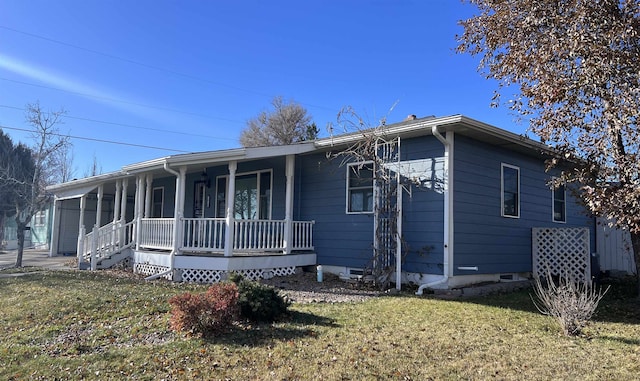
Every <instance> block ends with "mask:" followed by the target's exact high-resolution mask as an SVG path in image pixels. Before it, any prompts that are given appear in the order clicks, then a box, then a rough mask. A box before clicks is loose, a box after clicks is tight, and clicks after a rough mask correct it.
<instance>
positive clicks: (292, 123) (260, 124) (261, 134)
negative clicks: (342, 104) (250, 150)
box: [240, 97, 318, 147]
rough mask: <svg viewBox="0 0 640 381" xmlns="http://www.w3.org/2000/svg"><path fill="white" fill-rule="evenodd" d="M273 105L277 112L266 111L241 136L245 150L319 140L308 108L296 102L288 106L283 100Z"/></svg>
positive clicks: (274, 101)
mask: <svg viewBox="0 0 640 381" xmlns="http://www.w3.org/2000/svg"><path fill="white" fill-rule="evenodd" d="M271 105H272V106H273V111H270V112H267V111H262V112H261V113H260V114H258V116H256V117H255V118H252V119H249V121H247V127H246V128H245V129H244V130H243V131H242V133H241V134H240V144H242V146H243V147H265V146H279V145H286V144H292V143H296V142H300V141H305V140H313V139H316V138H317V137H318V128H317V127H316V125H315V123H312V122H311V117H310V116H309V115H308V114H307V110H306V109H305V108H304V107H302V106H300V105H299V104H297V103H295V102H293V101H292V102H290V103H286V102H284V101H283V100H282V97H275V98H273V101H271Z"/></svg>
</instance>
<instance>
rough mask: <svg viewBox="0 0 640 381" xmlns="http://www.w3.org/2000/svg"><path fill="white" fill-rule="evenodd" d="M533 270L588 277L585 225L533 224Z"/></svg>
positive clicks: (589, 264)
mask: <svg viewBox="0 0 640 381" xmlns="http://www.w3.org/2000/svg"><path fill="white" fill-rule="evenodd" d="M532 245H533V247H532V254H533V274H534V275H535V276H545V275H547V274H551V275H557V276H563V277H568V278H569V279H573V280H576V281H580V282H585V281H590V280H591V257H590V253H589V245H590V239H589V229H588V228H533V230H532Z"/></svg>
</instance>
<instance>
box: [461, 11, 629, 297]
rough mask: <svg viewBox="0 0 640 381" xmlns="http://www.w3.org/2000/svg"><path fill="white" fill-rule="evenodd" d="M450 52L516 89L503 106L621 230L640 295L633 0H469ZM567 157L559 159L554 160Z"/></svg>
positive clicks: (566, 179) (501, 84)
mask: <svg viewBox="0 0 640 381" xmlns="http://www.w3.org/2000/svg"><path fill="white" fill-rule="evenodd" d="M469 2H470V3H472V4H475V5H476V6H477V7H478V8H479V14H478V15H477V16H474V17H472V18H470V19H468V20H464V21H461V25H462V26H463V27H464V32H463V34H462V35H460V36H458V42H459V45H458V52H462V53H470V54H471V55H474V56H476V55H477V56H480V66H479V69H480V70H481V71H482V72H484V73H485V75H486V76H487V78H491V79H494V80H497V81H498V83H499V87H498V89H497V90H496V95H495V101H496V102H497V103H499V102H500V95H501V93H502V92H503V90H506V91H509V92H511V91H513V90H516V94H515V95H514V96H513V97H512V99H510V100H509V102H508V103H509V107H510V108H511V109H512V110H514V111H516V112H517V113H518V114H519V115H522V116H525V117H527V118H529V119H530V129H531V131H532V132H533V133H535V134H536V135H538V136H539V137H540V139H541V140H542V142H544V143H547V144H549V145H551V146H553V147H555V149H556V150H557V152H558V156H557V157H556V158H554V159H553V160H550V161H549V166H558V167H559V168H562V169H563V173H562V177H561V179H560V180H561V181H564V182H576V183H578V184H580V188H581V189H580V193H579V194H580V195H581V197H582V198H583V200H584V201H585V203H586V205H587V206H588V207H589V209H590V210H591V211H592V212H593V213H594V214H595V215H597V216H603V217H607V218H611V219H612V221H615V222H614V223H615V224H617V225H618V226H619V227H621V228H623V229H627V230H629V232H630V233H631V239H632V245H633V249H634V253H635V262H636V274H637V276H638V294H639V295H640V132H639V130H638V123H639V121H640V2H638V1H636V0H601V1H555V0H542V1H541V0H470V1H469ZM565 159H570V160H571V162H570V163H569V164H570V165H568V166H562V167H561V166H559V164H561V163H563V162H565V163H566V161H565Z"/></svg>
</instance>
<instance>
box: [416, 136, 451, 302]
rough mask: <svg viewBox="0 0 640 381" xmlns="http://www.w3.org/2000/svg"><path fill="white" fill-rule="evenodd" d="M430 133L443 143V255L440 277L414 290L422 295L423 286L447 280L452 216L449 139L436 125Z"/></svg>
mask: <svg viewBox="0 0 640 381" xmlns="http://www.w3.org/2000/svg"><path fill="white" fill-rule="evenodd" d="M431 134H432V135H433V136H435V137H436V138H437V139H438V140H439V141H440V142H441V143H442V144H443V145H444V173H445V175H446V183H445V184H444V186H445V188H444V189H445V191H444V208H443V209H444V253H443V254H444V255H443V259H442V268H443V269H442V273H443V276H442V279H438V280H436V281H433V282H429V283H424V284H421V285H420V287H418V291H417V292H416V295H422V293H423V291H424V289H425V288H430V287H433V286H436V285H439V284H443V283H446V282H447V281H448V280H449V255H450V253H451V252H450V250H451V242H449V239H450V238H451V237H450V218H451V217H452V214H453V210H452V209H453V208H452V207H451V205H450V199H451V194H450V191H451V183H452V181H451V180H452V175H453V171H452V168H451V167H452V166H451V165H450V164H451V163H450V162H449V160H450V158H451V157H452V156H451V155H452V152H451V148H452V144H451V142H450V141H449V140H447V139H446V138H445V137H444V136H442V134H441V133H440V131H438V126H437V125H436V126H432V127H431Z"/></svg>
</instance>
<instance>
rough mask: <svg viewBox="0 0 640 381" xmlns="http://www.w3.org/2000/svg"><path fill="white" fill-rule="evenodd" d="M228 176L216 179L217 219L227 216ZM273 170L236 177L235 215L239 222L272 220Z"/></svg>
mask: <svg viewBox="0 0 640 381" xmlns="http://www.w3.org/2000/svg"><path fill="white" fill-rule="evenodd" d="M227 179H228V176H219V177H218V178H217V179H216V217H218V218H224V217H225V215H226V208H227V206H226V202H227V201H226V200H227ZM271 179H272V174H271V170H268V171H260V172H252V173H241V174H238V175H237V176H236V187H235V188H236V192H235V197H234V200H235V205H234V209H235V214H234V217H235V218H236V219H238V220H255V219H260V220H268V219H271V189H272V182H271Z"/></svg>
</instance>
